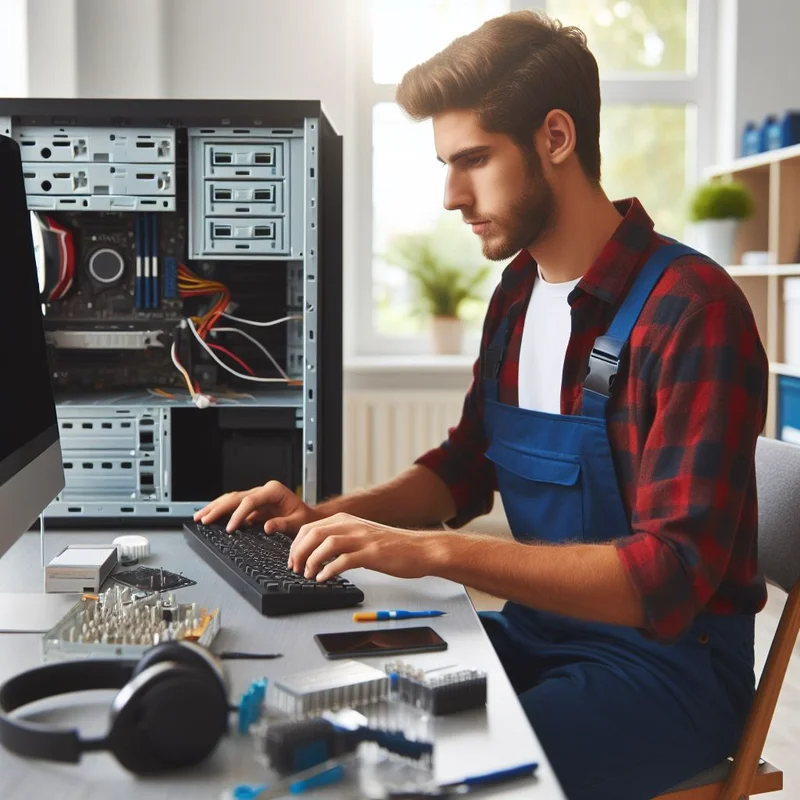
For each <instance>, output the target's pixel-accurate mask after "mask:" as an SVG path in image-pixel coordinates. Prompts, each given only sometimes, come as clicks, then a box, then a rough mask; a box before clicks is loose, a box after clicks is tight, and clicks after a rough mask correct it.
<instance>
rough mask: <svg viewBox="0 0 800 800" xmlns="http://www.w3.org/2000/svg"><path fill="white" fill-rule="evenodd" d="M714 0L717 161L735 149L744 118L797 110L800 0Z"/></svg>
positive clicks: (799, 97)
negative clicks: (716, 24)
mask: <svg viewBox="0 0 800 800" xmlns="http://www.w3.org/2000/svg"><path fill="white" fill-rule="evenodd" d="M704 1H705V0H704ZM717 1H718V2H719V3H720V6H721V18H720V87H719V89H720V100H719V102H720V117H719V119H720V125H719V137H718V139H719V148H718V149H719V153H718V158H717V161H727V160H729V159H731V158H733V157H735V156H738V155H739V154H740V139H741V133H742V130H743V128H744V125H745V123H746V122H747V121H748V120H755V121H756V122H759V123H760V122H761V121H763V119H764V117H765V116H766V115H767V114H769V113H776V114H780V113H782V112H783V111H786V110H789V109H793V110H800V80H798V75H800V47H798V40H797V35H798V32H800V2H798V0H738V2H737V0H717Z"/></svg>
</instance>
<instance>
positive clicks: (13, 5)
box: [0, 0, 28, 97]
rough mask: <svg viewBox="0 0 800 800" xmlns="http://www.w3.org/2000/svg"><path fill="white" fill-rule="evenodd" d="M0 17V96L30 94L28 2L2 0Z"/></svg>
mask: <svg viewBox="0 0 800 800" xmlns="http://www.w3.org/2000/svg"><path fill="white" fill-rule="evenodd" d="M0 15H2V17H0V97H24V96H25V95H26V94H27V93H28V47H27V36H26V31H27V25H28V23H27V6H26V2H25V0H0Z"/></svg>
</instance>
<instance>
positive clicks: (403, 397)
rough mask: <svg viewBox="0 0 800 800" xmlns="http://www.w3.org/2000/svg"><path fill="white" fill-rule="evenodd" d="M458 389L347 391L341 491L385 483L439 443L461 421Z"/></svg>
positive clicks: (462, 393)
mask: <svg viewBox="0 0 800 800" xmlns="http://www.w3.org/2000/svg"><path fill="white" fill-rule="evenodd" d="M463 403H464V391H463V390H460V389H459V390H450V391H447V390H438V391H433V390H421V391H410V390H409V391H395V390H388V389H372V390H352V391H346V392H345V395H344V464H343V468H344V476H343V483H344V490H345V491H350V490H352V489H358V488H366V487H369V486H374V485H376V484H378V483H382V482H383V481H387V480H390V479H391V478H393V477H395V476H396V475H398V474H399V473H401V472H402V471H403V470H405V469H407V468H408V467H410V466H411V464H412V463H413V462H414V459H415V458H417V456H419V455H421V454H422V453H424V452H425V451H426V450H429V449H430V448H431V447H435V446H436V445H438V444H440V443H441V442H442V440H443V439H445V438H446V436H447V429H448V428H450V427H452V426H453V425H455V424H456V423H457V422H458V420H459V419H460V418H461V406H462V405H463Z"/></svg>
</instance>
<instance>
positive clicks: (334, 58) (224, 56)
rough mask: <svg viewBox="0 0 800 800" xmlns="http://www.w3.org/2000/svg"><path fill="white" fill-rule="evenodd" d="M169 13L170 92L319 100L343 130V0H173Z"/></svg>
mask: <svg viewBox="0 0 800 800" xmlns="http://www.w3.org/2000/svg"><path fill="white" fill-rule="evenodd" d="M165 13H166V17H167V19H166V28H165V46H166V71H165V73H166V87H165V89H166V94H167V96H169V97H189V98H251V99H260V98H265V99H271V100H276V99H277V100H286V99H291V100H322V102H323V105H324V106H325V109H326V112H327V114H328V116H329V117H330V118H331V119H332V121H333V123H334V126H335V127H336V129H337V130H338V131H340V132H342V128H343V125H344V119H345V92H346V88H345V58H346V44H345V39H346V18H347V17H346V13H345V3H344V2H343V0H300V1H299V2H298V0H295V1H294V2H286V0H225V2H220V0H172V2H170V3H168V4H167V6H166V12H165Z"/></svg>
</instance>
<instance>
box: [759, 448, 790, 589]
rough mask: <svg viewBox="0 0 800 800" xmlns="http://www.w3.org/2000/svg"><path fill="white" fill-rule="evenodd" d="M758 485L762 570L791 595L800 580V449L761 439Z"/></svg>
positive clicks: (760, 563) (760, 566)
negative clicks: (790, 592)
mask: <svg viewBox="0 0 800 800" xmlns="http://www.w3.org/2000/svg"><path fill="white" fill-rule="evenodd" d="M756 481H757V484H758V562H759V569H760V570H761V572H762V573H763V574H764V576H765V577H766V578H767V579H768V580H769V581H771V582H772V583H776V584H778V586H780V587H781V588H782V589H783V590H784V591H786V592H789V591H791V589H792V587H793V586H794V585H795V584H796V583H797V582H798V580H800V447H798V446H797V445H793V444H788V443H787V442H781V441H778V440H776V439H767V438H765V437H763V436H761V437H759V439H758V444H757V445H756Z"/></svg>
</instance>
